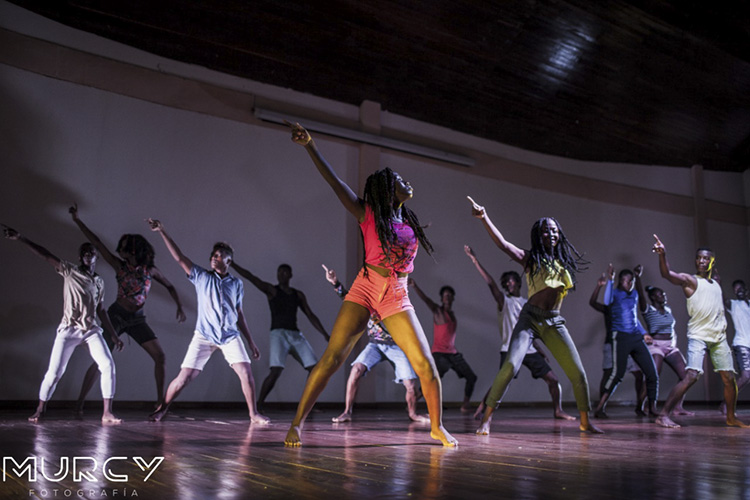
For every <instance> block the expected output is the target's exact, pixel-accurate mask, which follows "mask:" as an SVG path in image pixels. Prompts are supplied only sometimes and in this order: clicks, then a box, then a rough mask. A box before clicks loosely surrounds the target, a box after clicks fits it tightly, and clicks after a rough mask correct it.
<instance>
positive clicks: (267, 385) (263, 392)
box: [258, 366, 309, 411]
mask: <svg viewBox="0 0 750 500" xmlns="http://www.w3.org/2000/svg"><path fill="white" fill-rule="evenodd" d="M282 371H284V368H283V367H281V366H272V367H271V371H270V372H269V373H268V376H267V377H266V378H265V379H263V383H262V384H261V386H260V395H259V396H258V411H263V405H264V404H265V403H266V397H267V396H268V393H269V392H271V389H273V387H274V386H275V385H276V381H277V380H279V377H280V376H281V372H282ZM308 377H309V375H308Z"/></svg>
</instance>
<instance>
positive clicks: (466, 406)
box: [461, 403, 471, 413]
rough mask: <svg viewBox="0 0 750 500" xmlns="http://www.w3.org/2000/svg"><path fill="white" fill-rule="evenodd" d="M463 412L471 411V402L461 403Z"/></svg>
mask: <svg viewBox="0 0 750 500" xmlns="http://www.w3.org/2000/svg"><path fill="white" fill-rule="evenodd" d="M461 413H471V403H464V404H462V405H461Z"/></svg>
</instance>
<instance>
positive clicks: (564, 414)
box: [555, 410, 576, 420]
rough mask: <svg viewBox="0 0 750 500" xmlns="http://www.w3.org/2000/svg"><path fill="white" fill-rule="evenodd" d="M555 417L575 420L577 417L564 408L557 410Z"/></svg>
mask: <svg viewBox="0 0 750 500" xmlns="http://www.w3.org/2000/svg"><path fill="white" fill-rule="evenodd" d="M555 418H557V419H560V420H575V419H576V418H575V417H574V416H572V415H568V414H567V413H565V412H564V411H562V410H557V411H555Z"/></svg>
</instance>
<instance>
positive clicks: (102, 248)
mask: <svg viewBox="0 0 750 500" xmlns="http://www.w3.org/2000/svg"><path fill="white" fill-rule="evenodd" d="M68 212H69V213H70V216H71V217H72V218H73V222H75V223H76V225H77V226H78V228H79V229H80V230H81V232H82V233H83V234H84V236H86V239H88V240H89V241H90V242H91V244H92V245H94V247H95V248H96V250H97V251H98V252H99V255H101V256H102V258H103V259H104V260H105V261H107V264H109V265H110V266H112V267H113V268H114V269H120V268H121V267H122V264H123V260H122V259H121V258H119V257H118V256H117V255H115V254H113V253H112V252H110V251H109V248H107V246H106V245H105V244H104V243H102V240H100V239H99V237H98V236H97V235H95V234H94V232H93V231H91V229H89V228H88V226H86V224H84V223H83V221H82V220H81V219H79V218H78V204H76V203H74V204H73V206H72V207H70V208H69V209H68Z"/></svg>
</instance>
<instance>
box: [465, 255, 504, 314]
mask: <svg viewBox="0 0 750 500" xmlns="http://www.w3.org/2000/svg"><path fill="white" fill-rule="evenodd" d="M464 252H466V255H468V256H469V259H470V260H471V262H472V263H473V264H474V267H476V268H477V271H479V274H480V275H481V276H482V278H483V279H484V282H485V283H487V285H488V286H489V287H490V292H491V293H492V296H493V297H494V298H495V302H497V307H498V309H500V310H502V309H503V307H505V294H504V293H503V292H502V291H501V290H500V287H498V286H497V282H495V278H493V277H492V276H491V275H490V273H488V272H487V270H486V269H485V268H484V267H483V266H482V264H481V263H480V262H479V259H478V258H477V256H476V255H475V254H474V250H472V249H471V247H470V246H469V245H464Z"/></svg>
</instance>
